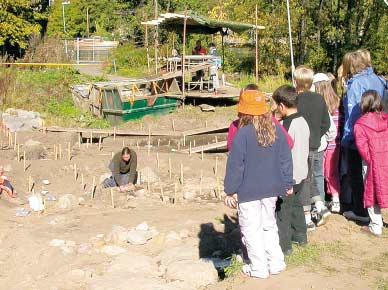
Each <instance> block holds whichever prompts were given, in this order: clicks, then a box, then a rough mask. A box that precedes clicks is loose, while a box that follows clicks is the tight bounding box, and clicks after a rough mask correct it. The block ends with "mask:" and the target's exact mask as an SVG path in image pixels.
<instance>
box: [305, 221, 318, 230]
mask: <svg viewBox="0 0 388 290" xmlns="http://www.w3.org/2000/svg"><path fill="white" fill-rule="evenodd" d="M306 226H307V231H308V232H312V231H314V230H315V228H316V227H315V224H314V223H313V222H309V223H308V224H306Z"/></svg>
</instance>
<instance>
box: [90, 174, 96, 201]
mask: <svg viewBox="0 0 388 290" xmlns="http://www.w3.org/2000/svg"><path fill="white" fill-rule="evenodd" d="M95 187H96V177H95V176H93V184H92V191H91V193H90V199H93V198H94V188H95Z"/></svg>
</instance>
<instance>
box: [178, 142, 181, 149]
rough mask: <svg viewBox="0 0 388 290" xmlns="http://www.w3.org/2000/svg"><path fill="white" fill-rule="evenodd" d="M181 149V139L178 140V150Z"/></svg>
mask: <svg viewBox="0 0 388 290" xmlns="http://www.w3.org/2000/svg"><path fill="white" fill-rule="evenodd" d="M180 150H181V141H178V151H180Z"/></svg>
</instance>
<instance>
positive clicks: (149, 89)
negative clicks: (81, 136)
mask: <svg viewBox="0 0 388 290" xmlns="http://www.w3.org/2000/svg"><path fill="white" fill-rule="evenodd" d="M72 92H73V100H74V103H75V104H76V106H78V107H79V108H81V109H83V110H84V111H90V112H92V114H93V115H95V116H97V117H99V118H106V119H107V120H108V121H109V122H110V123H111V124H112V125H118V124H120V123H122V122H127V121H131V120H136V119H141V118H142V117H144V116H146V115H154V116H155V115H163V114H168V113H170V112H172V111H174V110H175V109H176V108H177V106H179V105H180V104H181V98H180V97H181V94H182V93H181V90H180V89H179V86H178V83H177V81H176V79H171V80H170V81H166V80H160V79H136V80H128V81H122V82H100V83H94V84H90V85H77V86H73V87H72Z"/></svg>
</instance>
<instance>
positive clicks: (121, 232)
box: [105, 225, 128, 244]
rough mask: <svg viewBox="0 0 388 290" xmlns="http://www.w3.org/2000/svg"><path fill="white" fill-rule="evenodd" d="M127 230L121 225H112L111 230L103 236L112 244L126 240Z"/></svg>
mask: <svg viewBox="0 0 388 290" xmlns="http://www.w3.org/2000/svg"><path fill="white" fill-rule="evenodd" d="M127 236H128V230H127V229H126V228H124V227H122V226H117V225H114V226H113V227H112V230H111V231H110V233H109V234H108V235H107V237H106V238H105V241H107V242H111V243H114V244H122V243H125V242H126V241H127Z"/></svg>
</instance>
